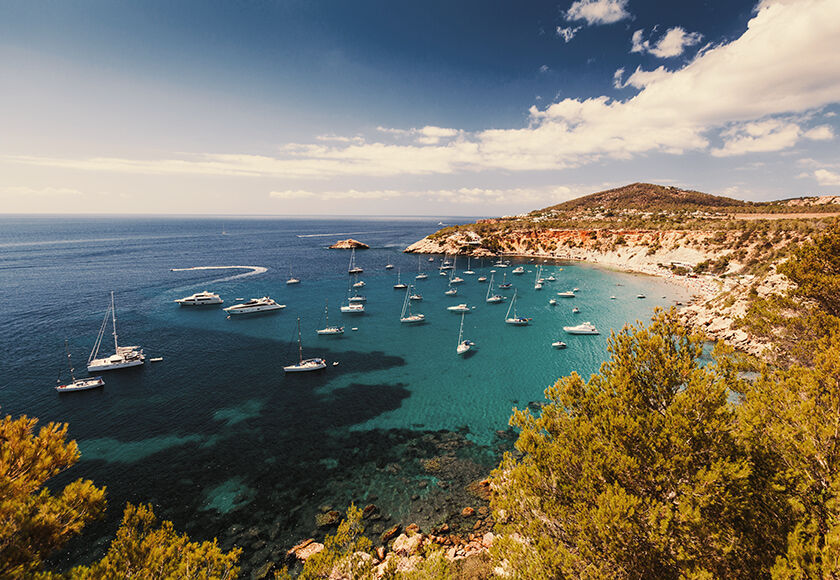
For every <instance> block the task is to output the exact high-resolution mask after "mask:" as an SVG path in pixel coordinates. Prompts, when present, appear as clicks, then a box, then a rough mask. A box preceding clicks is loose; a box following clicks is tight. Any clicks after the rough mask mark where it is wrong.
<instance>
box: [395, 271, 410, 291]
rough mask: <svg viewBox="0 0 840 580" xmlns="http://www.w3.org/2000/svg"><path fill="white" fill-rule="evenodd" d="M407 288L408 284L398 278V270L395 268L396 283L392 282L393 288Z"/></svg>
mask: <svg viewBox="0 0 840 580" xmlns="http://www.w3.org/2000/svg"><path fill="white" fill-rule="evenodd" d="M406 288H408V284H406V283H405V282H403V281H402V280H400V270H399V269H397V283H396V284H394V290H405V289H406Z"/></svg>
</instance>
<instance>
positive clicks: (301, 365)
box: [283, 317, 327, 373]
mask: <svg viewBox="0 0 840 580" xmlns="http://www.w3.org/2000/svg"><path fill="white" fill-rule="evenodd" d="M297 331H298V363H297V364H292V365H289V366H285V367H283V371H285V372H287V373H302V372H306V371H319V370H321V369H323V368H326V366H327V362H326V361H325V360H324V359H322V358H308V359H304V358H303V343H302V342H301V338H300V317H298V319H297Z"/></svg>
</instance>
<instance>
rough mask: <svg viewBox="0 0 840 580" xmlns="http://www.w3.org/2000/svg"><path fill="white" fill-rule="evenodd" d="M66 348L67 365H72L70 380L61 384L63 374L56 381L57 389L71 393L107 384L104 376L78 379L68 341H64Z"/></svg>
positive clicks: (60, 391)
mask: <svg viewBox="0 0 840 580" xmlns="http://www.w3.org/2000/svg"><path fill="white" fill-rule="evenodd" d="M64 350H65V351H66V352H67V365H68V366H69V367H70V382H69V383H65V384H61V374H59V376H58V380H57V381H56V386H55V390H56V391H58V392H59V393H70V392H73V391H87V390H88V389H96V388H99V387H103V386H105V381H103V380H102V377H86V378H84V379H77V378H76V375H75V374H73V371H75V370H76V369H74V368H73V359H71V358H70V347H69V346H68V344H67V341H66V340H65V341H64Z"/></svg>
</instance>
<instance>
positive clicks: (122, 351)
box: [87, 291, 146, 373]
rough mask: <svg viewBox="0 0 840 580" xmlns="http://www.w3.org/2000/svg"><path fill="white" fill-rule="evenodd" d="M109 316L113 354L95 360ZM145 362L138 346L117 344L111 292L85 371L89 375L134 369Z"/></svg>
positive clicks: (141, 350) (112, 294) (144, 357)
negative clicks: (97, 372)
mask: <svg viewBox="0 0 840 580" xmlns="http://www.w3.org/2000/svg"><path fill="white" fill-rule="evenodd" d="M109 314H110V315H111V325H112V327H113V332H112V334H113V335H114V354H112V355H111V356H109V357H106V358H96V357H97V355H98V354H99V347H100V346H101V345H102V337H103V336H104V335H105V329H106V328H107V327H108V315H109ZM145 360H146V356H145V355H144V354H143V349H142V348H140V347H139V346H120V345H119V344H118V343H117V315H116V310H115V308H114V292H113V291H112V292H111V304H110V306H108V310H106V311H105V318H104V319H103V320H102V326H101V327H100V328H99V334H98V335H97V337H96V342H95V343H94V345H93V350H91V351H90V356H89V357H88V362H87V370H88V372H89V373H92V372H94V371H111V370H116V369H124V368H128V367H136V366H139V365H142V364H143V363H144V362H145Z"/></svg>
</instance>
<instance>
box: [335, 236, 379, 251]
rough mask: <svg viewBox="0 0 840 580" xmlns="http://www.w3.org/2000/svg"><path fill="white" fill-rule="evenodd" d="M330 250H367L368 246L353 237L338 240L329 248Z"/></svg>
mask: <svg viewBox="0 0 840 580" xmlns="http://www.w3.org/2000/svg"><path fill="white" fill-rule="evenodd" d="M329 249H330V250H352V249H356V250H368V249H370V246H368V245H367V244H365V243H363V242H360V241H359V240H354V239H353V238H347V239H346V240H338V241H337V242H336V243H334V244H333V245H332V246H330V248H329Z"/></svg>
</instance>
